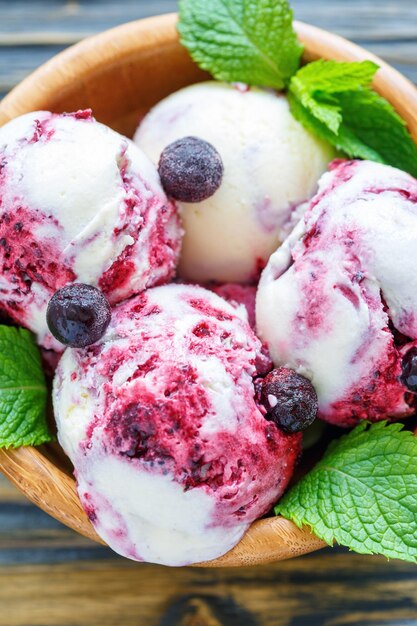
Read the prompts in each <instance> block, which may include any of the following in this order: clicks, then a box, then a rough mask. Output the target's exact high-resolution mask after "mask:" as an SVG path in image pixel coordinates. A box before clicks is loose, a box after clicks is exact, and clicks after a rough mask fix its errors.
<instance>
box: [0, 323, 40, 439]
mask: <svg viewBox="0 0 417 626" xmlns="http://www.w3.org/2000/svg"><path fill="white" fill-rule="evenodd" d="M46 395H47V391H46V384H45V377H44V374H43V370H42V365H41V358H40V354H39V350H38V347H37V346H36V343H35V341H34V339H33V336H32V334H31V333H30V332H29V331H27V330H24V329H23V328H19V329H17V328H12V327H10V326H0V447H2V448H9V447H10V446H13V447H19V446H30V445H34V446H37V445H40V444H41V443H45V442H46V441H50V440H51V436H50V435H49V433H48V426H47V423H46V417H45V415H46Z"/></svg>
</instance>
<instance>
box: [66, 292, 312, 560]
mask: <svg viewBox="0 0 417 626" xmlns="http://www.w3.org/2000/svg"><path fill="white" fill-rule="evenodd" d="M270 367H271V363H270V360H269V357H266V356H265V355H264V353H263V351H262V349H261V343H260V342H259V340H258V339H257V338H256V336H255V335H254V333H253V331H252V330H251V328H250V327H249V325H248V323H247V321H246V313H245V312H243V311H242V317H240V315H239V312H238V311H237V310H236V309H234V308H233V307H232V306H231V305H230V304H228V303H227V302H225V301H224V300H223V299H222V298H220V297H219V296H217V295H216V294H214V293H212V292H210V291H207V290H205V289H203V288H201V287H197V286H189V285H175V284H172V285H167V286H163V287H157V288H154V289H149V290H147V291H145V292H144V293H142V294H141V295H140V296H136V297H134V298H132V299H130V300H128V301H126V302H125V303H123V304H121V305H119V306H117V307H115V308H114V310H113V316H112V321H111V322H110V325H109V327H108V330H107V332H106V334H105V335H104V337H103V338H102V339H101V340H100V341H99V342H98V343H96V344H95V345H93V346H90V347H88V348H86V349H82V350H75V349H67V350H66V351H65V353H64V355H63V357H62V358H61V360H60V363H59V365H58V369H57V373H56V377H55V382H54V409H55V416H56V420H57V425H58V437H59V441H60V443H61V445H62V447H63V448H64V450H65V452H66V453H67V454H68V456H69V457H70V459H71V460H72V462H73V464H74V467H75V474H76V478H77V484H78V493H79V496H80V499H81V502H82V505H83V507H84V509H85V510H86V512H87V513H88V515H89V518H90V520H91V522H92V523H93V525H94V527H95V529H96V530H97V532H98V533H99V535H100V536H101V537H102V538H103V539H104V540H105V541H106V542H107V543H108V544H109V545H110V546H111V547H112V548H113V549H114V550H115V551H116V552H119V553H120V554H122V555H124V556H127V557H129V558H132V559H136V560H145V561H151V562H155V563H163V564H166V565H185V564H189V563H193V562H199V561H203V560H208V559H213V558H215V557H217V556H219V555H221V554H224V553H225V552H227V551H228V550H229V549H230V548H232V547H233V546H234V545H235V544H236V543H237V542H238V541H239V539H240V538H241V537H242V535H243V533H244V532H245V530H246V529H247V528H248V526H249V524H250V523H251V522H252V521H253V520H255V519H256V518H257V517H259V516H261V515H263V514H264V513H266V512H267V511H268V510H269V508H270V507H271V505H272V504H273V503H274V502H275V501H276V500H277V499H278V498H279V497H280V495H281V494H282V493H283V491H284V489H285V487H286V485H287V483H288V481H289V479H290V477H291V474H292V471H293V467H294V463H295V460H296V457H297V455H298V453H299V450H300V437H301V435H300V434H298V433H297V434H291V435H288V434H285V433H284V432H282V431H281V430H280V429H279V428H278V427H277V426H276V425H275V424H274V423H273V422H271V421H267V419H265V413H266V412H265V410H264V408H263V406H262V405H261V403H260V402H258V399H257V393H256V389H255V385H254V382H255V381H256V380H257V378H258V377H259V376H262V375H264V374H265V373H266V372H267V371H268V370H269V368H270Z"/></svg>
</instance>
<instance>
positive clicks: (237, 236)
mask: <svg viewBox="0 0 417 626" xmlns="http://www.w3.org/2000/svg"><path fill="white" fill-rule="evenodd" d="M185 137H195V138H199V139H203V140H204V141H206V142H209V144H210V145H211V146H213V147H214V149H215V150H216V151H217V153H218V154H219V155H220V157H221V160H222V167H223V175H222V180H221V183H220V186H219V187H218V189H217V190H216V191H215V193H214V194H213V195H211V196H210V197H208V198H207V199H205V200H203V201H201V202H192V203H190V202H180V203H179V206H180V208H181V214H182V218H183V222H184V228H185V238H184V243H183V249H182V255H181V260H180V265H179V273H180V275H181V276H182V277H183V278H185V279H187V280H194V281H199V282H206V281H210V280H216V281H219V282H240V283H245V282H250V281H252V280H256V279H257V278H258V276H259V272H260V270H261V269H262V268H263V267H264V265H265V263H266V261H267V260H268V257H269V255H270V254H271V253H272V252H273V251H274V250H275V249H276V247H277V245H278V243H279V242H280V241H281V239H282V238H283V228H284V226H285V225H286V224H287V222H288V221H289V219H290V215H291V211H292V209H293V208H294V207H295V206H296V205H297V204H299V203H300V202H302V201H304V200H306V199H308V198H309V197H311V195H313V193H314V192H315V190H316V184H317V181H318V179H319V177H320V176H321V174H322V173H323V172H324V171H325V169H326V166H327V164H328V162H329V161H330V159H331V158H333V152H332V149H331V148H330V147H329V146H327V145H326V144H325V143H323V142H322V141H320V140H319V139H317V138H316V137H314V136H313V135H311V134H310V133H309V132H308V131H306V130H305V129H304V128H303V127H302V126H301V124H299V123H298V122H297V121H296V120H295V119H294V118H293V116H292V115H291V113H290V110H289V106H288V101H287V99H286V97H285V96H284V95H282V94H277V93H274V92H272V91H266V90H261V89H256V88H251V89H248V88H246V87H242V86H237V87H233V86H230V85H226V84H224V83H218V82H215V81H212V82H206V83H201V84H197V85H192V86H191V87H187V88H185V89H182V90H181V91H178V92H177V93H174V94H172V95H171V96H169V97H168V98H166V99H165V100H163V101H162V102H160V103H159V104H157V105H156V106H155V107H154V109H153V110H152V111H151V112H150V113H149V114H148V115H147V116H146V117H145V118H144V120H143V121H142V123H141V124H140V126H139V128H138V130H137V132H136V135H135V142H136V143H137V144H138V145H139V146H140V147H141V148H142V149H143V150H144V152H145V153H146V154H147V155H148V156H149V157H150V158H151V159H152V160H153V161H154V163H155V164H158V162H159V160H160V157H161V153H162V152H163V151H164V149H166V148H167V146H168V145H169V144H171V143H173V142H176V141H177V140H181V139H183V138H185ZM179 147H181V145H179ZM163 166H164V171H165V169H167V159H166V158H164V161H163ZM193 175H194V176H195V173H194V172H193ZM203 178H204V177H203ZM191 191H192V190H190V194H191ZM197 191H199V190H197ZM203 191H204V189H203ZM196 196H198V193H196Z"/></svg>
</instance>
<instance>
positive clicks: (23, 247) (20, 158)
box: [0, 111, 182, 348]
mask: <svg viewBox="0 0 417 626" xmlns="http://www.w3.org/2000/svg"><path fill="white" fill-rule="evenodd" d="M0 200H1V205H0V264H1V272H0V307H1V308H2V309H3V310H4V311H5V312H7V313H8V314H9V315H10V316H11V317H12V318H13V319H14V320H16V321H17V322H18V323H19V324H23V325H24V326H26V327H28V328H29V329H31V330H33V331H34V332H36V333H37V335H38V340H39V342H40V343H41V344H42V345H43V346H44V347H46V348H59V344H57V342H56V341H55V340H54V339H53V338H52V336H51V335H50V333H49V332H48V329H47V326H46V318H45V313H46V305H47V302H48V300H49V299H50V298H51V296H52V294H53V293H54V292H55V291H56V290H57V289H58V288H60V287H62V286H63V285H65V284H67V283H70V282H80V283H87V284H90V285H93V286H95V287H99V288H100V289H101V290H102V291H103V292H104V293H105V294H106V295H107V297H108V299H109V300H110V302H111V303H115V302H119V301H120V300H123V299H124V298H127V297H129V296H131V295H133V294H136V293H138V292H140V291H142V290H143V289H145V288H147V287H150V286H152V285H155V284H159V283H162V282H164V281H166V280H168V279H170V278H171V277H172V276H173V273H174V269H175V266H176V262H177V259H178V255H179V247H180V241H181V235H182V232H181V228H180V225H179V218H178V215H177V211H176V208H175V206H174V204H173V203H172V202H170V201H169V200H168V199H167V197H166V195H165V193H164V192H163V190H162V188H161V185H160V182H159V178H158V174H157V171H156V168H155V167H154V165H153V164H152V163H151V162H150V160H149V159H148V158H147V157H146V156H145V154H144V153H143V152H142V151H141V150H140V149H139V148H138V147H137V146H135V145H134V144H133V143H132V142H131V141H130V140H128V139H126V138H125V137H123V136H121V135H119V134H118V133H116V132H114V131H112V130H111V129H110V128H108V127H106V126H104V125H103V124H100V123H98V122H96V121H95V120H94V118H92V116H91V112H90V111H80V112H78V113H73V114H62V115H55V114H52V113H49V112H46V111H38V112H35V113H28V114H26V115H23V116H22V117H19V118H16V119H14V120H13V121H11V122H9V123H8V124H6V125H5V126H3V127H2V128H1V129H0Z"/></svg>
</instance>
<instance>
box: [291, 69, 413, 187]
mask: <svg viewBox="0 0 417 626" xmlns="http://www.w3.org/2000/svg"><path fill="white" fill-rule="evenodd" d="M377 69H378V67H377V65H375V63H372V62H371V61H363V62H361V63H337V62H336V61H324V60H320V61H316V62H314V63H310V64H308V65H306V66H305V67H303V68H301V69H300V70H299V71H298V72H297V74H295V76H293V78H292V79H291V82H290V87H289V100H290V105H291V110H292V113H293V115H294V117H295V118H296V119H297V120H298V121H299V122H300V123H301V124H303V125H304V126H306V127H307V128H309V130H311V131H313V132H315V133H316V134H317V135H319V136H320V137H322V138H323V139H326V140H327V141H329V142H330V143H331V144H332V145H334V146H336V148H337V149H338V150H341V151H343V152H344V153H345V154H346V155H347V156H349V157H351V158H361V159H370V160H372V161H377V162H379V163H385V164H387V165H392V166H394V167H398V168H400V169H402V170H404V171H406V172H409V173H410V174H412V175H413V176H417V147H416V145H415V144H414V142H413V140H412V138H411V136H410V134H409V132H408V130H407V128H406V124H405V122H404V120H402V119H401V117H400V116H399V115H398V114H397V113H396V112H395V110H394V109H393V107H392V106H391V105H390V104H389V102H387V100H385V99H384V98H382V97H381V96H379V95H378V94H377V93H375V92H374V91H373V90H372V89H371V88H370V87H369V85H370V82H371V80H372V77H373V75H374V74H375V72H376V71H377Z"/></svg>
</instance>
